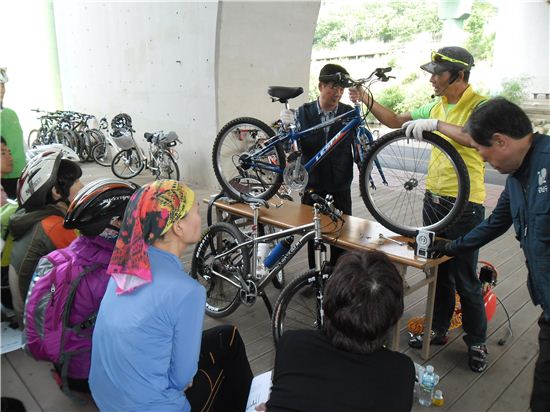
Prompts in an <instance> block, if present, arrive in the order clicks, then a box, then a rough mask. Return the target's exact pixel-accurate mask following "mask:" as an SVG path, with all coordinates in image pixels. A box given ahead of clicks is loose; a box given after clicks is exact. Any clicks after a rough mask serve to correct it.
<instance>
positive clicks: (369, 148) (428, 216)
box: [212, 67, 470, 236]
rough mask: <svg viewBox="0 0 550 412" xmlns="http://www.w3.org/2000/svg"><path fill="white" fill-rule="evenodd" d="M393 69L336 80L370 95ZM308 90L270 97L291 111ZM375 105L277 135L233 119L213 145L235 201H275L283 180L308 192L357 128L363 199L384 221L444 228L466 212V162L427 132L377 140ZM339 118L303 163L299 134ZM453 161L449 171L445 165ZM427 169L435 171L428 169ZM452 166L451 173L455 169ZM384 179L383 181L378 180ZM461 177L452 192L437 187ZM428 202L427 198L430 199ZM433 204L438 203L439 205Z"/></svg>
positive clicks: (410, 232) (276, 90)
mask: <svg viewBox="0 0 550 412" xmlns="http://www.w3.org/2000/svg"><path fill="white" fill-rule="evenodd" d="M390 70H391V68H389V67H388V68H377V69H376V70H374V71H373V72H372V73H371V75H369V76H368V77H366V78H364V79H357V80H354V79H352V78H350V77H348V76H343V75H341V74H340V73H337V74H336V75H333V76H334V79H331V80H334V81H335V82H336V83H338V84H344V85H345V86H346V87H357V86H362V87H363V89H364V90H365V92H366V93H369V94H370V93H371V92H370V87H371V85H372V84H373V83H375V82H378V81H382V82H386V81H388V80H389V79H390V76H388V75H387V73H388V72H389V71H390ZM302 93H303V89H302V88H301V87H282V86H271V87H270V88H269V89H268V94H269V95H270V96H271V99H272V101H278V102H280V103H283V104H284V105H285V107H286V108H287V109H288V108H289V103H288V102H289V100H290V99H293V98H295V97H297V96H299V95H301V94H302ZM369 111H370V108H369V107H367V108H366V110H363V109H362V106H361V105H360V104H356V105H355V107H354V108H353V109H352V110H350V111H348V112H346V113H344V114H342V115H340V116H337V117H335V118H333V119H331V120H329V121H326V122H323V123H321V124H319V125H317V126H314V127H311V128H309V129H306V130H301V131H297V130H296V127H295V125H290V126H289V127H286V128H285V127H281V128H279V130H278V131H277V132H275V131H274V130H273V129H272V128H271V127H269V126H268V125H267V124H265V123H264V122H262V121H261V120H258V119H254V118H251V117H241V118H238V119H235V120H232V121H231V122H229V123H227V124H226V125H225V126H224V127H223V128H222V129H221V130H220V132H219V133H218V135H217V136H216V139H215V142H214V148H213V153H212V161H213V166H214V172H215V174H216V178H217V179H218V182H219V183H220V185H221V187H222V189H223V191H224V192H225V193H226V194H227V195H228V196H230V197H232V198H234V199H235V200H242V195H243V194H244V195H246V196H248V197H256V198H260V199H264V200H267V199H270V198H271V197H272V196H274V195H275V194H276V193H277V191H278V190H279V188H280V187H281V185H282V184H283V182H284V183H285V184H286V185H287V186H288V187H289V188H291V189H292V190H302V189H303V188H304V187H305V186H306V184H307V179H308V173H309V172H310V171H311V170H312V169H313V168H314V167H315V166H316V165H318V164H319V163H320V162H322V161H330V152H331V149H333V148H334V147H335V146H336V145H338V144H340V143H342V142H343V141H345V140H346V139H348V138H349V136H351V135H353V133H350V131H352V130H355V132H356V133H355V148H356V152H357V154H358V157H359V163H358V167H359V171H360V174H359V185H360V192H361V197H362V199H363V202H364V203H365V205H366V207H367V208H368V210H369V211H370V213H371V214H372V216H373V217H374V219H376V220H377V221H378V222H380V223H381V224H382V225H383V226H385V227H386V228H388V229H390V230H392V231H394V232H396V233H400V234H402V235H404V236H415V234H416V232H417V230H419V229H423V230H431V231H435V232H438V231H442V230H444V229H445V228H447V227H449V226H450V225H451V224H453V223H454V222H455V220H456V219H457V218H458V217H459V216H460V214H461V212H462V210H463V208H464V206H465V205H466V203H467V201H468V197H469V192H470V188H469V178H468V171H467V169H466V165H465V163H464V161H463V160H462V158H461V156H460V155H459V153H458V152H457V151H456V149H455V148H454V147H453V146H452V145H451V143H449V141H447V140H446V139H445V138H443V137H441V136H439V135H436V134H433V133H425V134H424V139H423V140H422V141H418V140H415V139H412V138H407V137H406V136H405V134H404V132H403V130H396V131H393V132H391V133H388V134H386V135H384V136H382V137H380V138H379V139H376V140H374V139H373V137H372V134H371V132H370V130H369V129H368V127H367V126H366V125H367V123H366V120H365V119H366V116H367V114H368V113H369ZM335 123H339V124H341V125H342V128H341V129H340V130H339V131H338V133H336V135H335V136H333V137H332V138H331V139H330V140H329V141H328V142H327V143H326V145H325V146H324V147H323V148H322V149H321V150H320V151H319V152H318V153H317V154H316V155H315V156H314V157H313V158H311V159H310V160H309V161H307V162H304V161H303V157H302V153H301V150H300V139H301V138H303V137H304V136H307V135H309V134H311V133H312V132H314V131H316V130H318V129H320V128H325V127H328V126H331V125H332V124H335ZM442 162H447V163H448V164H450V165H451V167H450V168H447V169H446V172H445V174H444V175H442V174H439V171H440V170H442V168H441V167H433V165H441V163H442ZM428 171H429V172H430V173H428ZM449 171H451V172H449ZM377 181H379V182H380V183H381V184H377V183H376V182H377ZM448 182H456V184H455V186H456V189H454V190H453V191H448V190H447V191H442V192H439V191H438V190H437V188H438V187H440V186H442V185H443V186H445V184H446V186H447V187H448V186H449V185H448ZM428 200H429V201H428ZM434 205H435V206H434Z"/></svg>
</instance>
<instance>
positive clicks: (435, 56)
mask: <svg viewBox="0 0 550 412" xmlns="http://www.w3.org/2000/svg"><path fill="white" fill-rule="evenodd" d="M432 61H433V62H434V63H445V62H448V63H457V64H461V65H463V66H466V67H467V68H469V67H470V65H469V64H468V63H466V62H464V61H462V60H458V59H453V58H452V57H449V56H445V55H444V54H441V53H439V52H436V51H433V52H432Z"/></svg>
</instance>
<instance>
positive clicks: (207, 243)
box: [191, 223, 249, 318]
mask: <svg viewBox="0 0 550 412" xmlns="http://www.w3.org/2000/svg"><path fill="white" fill-rule="evenodd" d="M243 241H244V239H243V235H242V233H241V232H240V231H239V230H238V229H237V228H236V227H235V226H233V225H230V224H227V223H217V224H214V225H212V226H210V227H209V228H208V229H207V231H206V232H205V234H204V235H203V236H202V238H201V240H200V241H199V243H198V244H197V246H196V248H195V252H194V253H193V261H192V265H191V276H192V277H193V278H194V279H197V281H198V282H199V283H200V284H201V285H203V286H204V288H205V289H206V314H207V315H209V316H211V317H214V318H219V317H223V316H227V315H229V314H231V313H233V312H234V311H235V309H237V307H238V306H239V304H240V299H239V291H240V288H239V287H237V286H235V285H233V284H232V283H230V282H228V281H227V280H225V279H224V278H223V277H221V276H219V275H218V274H221V275H223V276H225V277H227V278H230V279H232V280H234V281H235V282H237V283H238V279H239V277H238V275H239V274H241V275H242V276H246V274H248V273H249V264H248V250H247V248H242V249H236V250H235V251H234V252H232V253H230V254H228V255H226V256H224V257H222V258H216V256H218V255H220V254H221V253H223V252H225V251H227V250H229V249H231V248H233V247H234V246H236V245H238V244H240V243H242V242H243Z"/></svg>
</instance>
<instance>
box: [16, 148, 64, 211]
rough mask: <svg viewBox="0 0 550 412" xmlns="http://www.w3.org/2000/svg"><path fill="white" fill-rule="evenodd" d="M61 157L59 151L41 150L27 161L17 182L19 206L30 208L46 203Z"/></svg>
mask: <svg viewBox="0 0 550 412" xmlns="http://www.w3.org/2000/svg"><path fill="white" fill-rule="evenodd" d="M61 158H62V154H61V153H60V152H55V151H53V152H52V151H50V152H42V153H40V154H38V155H36V156H35V157H33V158H32V159H31V161H30V162H29V163H27V165H26V166H25V168H24V169H23V172H22V173H21V177H20V178H19V181H18V183H17V201H18V202H19V206H21V207H23V208H25V209H29V210H31V209H34V208H36V207H40V206H42V205H44V204H46V199H47V195H48V193H49V192H50V191H51V189H52V187H54V185H55V182H56V180H57V171H58V170H59V164H60V163H61Z"/></svg>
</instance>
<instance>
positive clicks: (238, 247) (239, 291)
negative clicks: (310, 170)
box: [191, 195, 343, 341]
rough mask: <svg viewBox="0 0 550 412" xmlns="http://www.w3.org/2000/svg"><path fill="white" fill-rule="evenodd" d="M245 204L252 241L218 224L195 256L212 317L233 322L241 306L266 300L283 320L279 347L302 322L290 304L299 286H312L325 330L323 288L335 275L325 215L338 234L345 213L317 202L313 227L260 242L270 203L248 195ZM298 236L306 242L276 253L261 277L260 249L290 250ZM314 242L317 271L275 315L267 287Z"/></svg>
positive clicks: (194, 269)
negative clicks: (261, 215) (262, 217)
mask: <svg viewBox="0 0 550 412" xmlns="http://www.w3.org/2000/svg"><path fill="white" fill-rule="evenodd" d="M314 196H315V195H314ZM241 201H244V202H246V203H248V204H249V206H250V207H251V208H252V211H253V227H254V228H255V230H253V231H252V233H251V235H250V236H246V235H245V234H244V233H243V232H241V231H240V230H239V228H238V227H237V226H236V225H234V224H232V223H228V222H218V223H215V224H213V225H211V226H210V227H209V228H208V229H207V230H206V232H205V233H204V234H203V236H202V237H201V239H200V241H199V242H198V243H197V246H196V248H195V251H194V253H193V259H192V265H191V276H192V277H193V278H194V279H197V280H198V281H199V282H200V283H201V284H202V285H203V286H204V287H205V289H206V314H207V315H208V316H211V317H213V318H221V317H224V316H228V315H230V314H231V313H233V312H234V311H235V310H236V309H237V308H238V307H239V305H241V304H244V305H247V306H251V305H253V304H254V303H255V302H256V300H257V297H258V296H260V297H262V299H263V301H264V303H265V305H266V308H267V310H268V313H269V315H270V316H271V315H273V316H275V315H277V316H276V317H274V318H273V319H274V320H273V322H274V323H273V331H274V332H273V333H274V338H275V340H276V341H277V340H278V338H279V337H280V335H281V334H282V332H283V330H284V329H285V328H286V327H287V326H288V328H291V327H292V325H293V323H296V322H297V319H294V316H295V314H296V313H295V312H290V311H289V303H288V302H289V301H291V300H292V299H293V297H294V296H295V292H296V291H298V290H299V288H297V287H296V285H297V284H298V283H299V284H300V287H303V286H302V285H307V286H311V287H312V289H314V292H315V293H314V294H313V295H312V296H311V298H310V303H311V306H312V311H311V316H312V317H314V318H315V320H314V321H313V323H311V325H314V326H315V327H320V326H321V325H322V318H323V315H322V303H323V302H322V300H323V288H324V284H325V282H326V280H327V279H328V277H329V275H330V271H329V268H328V266H327V260H326V245H325V244H324V243H323V241H322V235H323V231H322V230H323V227H322V226H321V215H325V216H328V217H329V218H330V223H329V225H331V226H332V225H334V227H335V230H336V231H337V230H339V229H340V228H341V224H340V223H343V219H342V213H341V212H340V211H339V210H337V209H335V208H334V206H333V204H332V201H331V199H328V200H324V199H322V198H320V197H319V196H316V198H315V199H314V201H315V203H314V205H313V222H312V223H307V224H304V225H301V226H297V227H294V228H290V229H284V230H281V231H279V232H274V233H269V234H266V235H262V236H259V235H258V232H257V228H258V216H259V209H260V207H261V206H265V207H268V203H267V201H266V200H263V199H258V198H251V197H249V196H246V195H243V196H242V197H241ZM294 235H301V237H300V238H299V239H298V240H297V241H296V242H294V243H292V244H291V245H290V246H288V249H286V248H283V247H281V248H279V247H275V248H274V249H273V250H272V251H271V253H270V254H269V255H268V256H267V257H266V258H265V261H264V263H265V267H266V268H267V273H263V272H261V271H259V270H258V263H259V262H258V261H259V258H258V256H259V255H258V245H259V244H260V243H266V242H270V241H276V240H280V242H283V241H286V242H287V244H288V243H290V240H289V237H292V236H294ZM292 240H293V239H292ZM309 240H314V250H315V269H312V270H309V271H308V272H306V273H305V274H303V275H301V276H299V277H298V278H297V279H296V280H294V281H292V282H291V283H290V284H289V285H288V286H286V287H285V288H284V290H283V291H282V292H281V296H283V295H284V296H285V298H284V299H281V297H279V299H278V300H277V303H276V305H275V309H273V308H272V306H271V302H270V301H269V299H268V297H267V295H266V294H265V292H264V289H265V287H266V285H267V284H268V283H269V282H270V281H272V279H273V278H274V277H275V276H276V274H277V273H278V272H279V271H280V270H282V269H283V268H284V267H285V266H286V264H287V263H288V262H289V261H290V260H291V259H292V258H293V257H294V256H295V255H296V253H298V251H299V250H301V249H302V248H303V247H304V246H305V245H306V244H307V243H308V241H309ZM280 242H279V244H280ZM250 262H252V266H251V264H250ZM289 290H290V291H289ZM311 325H310V326H311Z"/></svg>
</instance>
